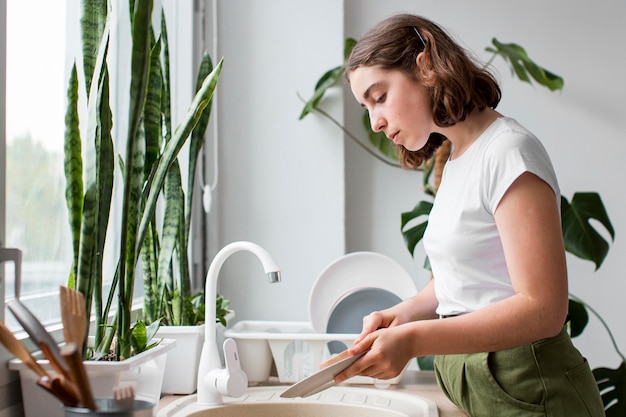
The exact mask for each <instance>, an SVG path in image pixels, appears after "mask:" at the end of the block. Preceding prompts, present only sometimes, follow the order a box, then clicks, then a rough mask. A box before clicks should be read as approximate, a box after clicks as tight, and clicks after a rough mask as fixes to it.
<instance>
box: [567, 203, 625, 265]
mask: <svg viewBox="0 0 626 417" xmlns="http://www.w3.org/2000/svg"><path fill="white" fill-rule="evenodd" d="M590 219H594V220H597V221H598V222H600V224H602V226H604V227H605V228H606V230H607V232H608V233H609V235H610V236H611V240H612V241H613V240H614V239H615V230H614V229H613V225H612V224H611V221H610V220H609V216H608V214H607V212H606V209H605V208H604V204H603V203H602V199H601V198H600V195H599V194H598V193H595V192H588V193H575V194H574V197H573V198H572V201H571V203H570V202H568V201H567V199H566V198H565V197H561V222H562V227H563V238H564V240H565V249H566V250H567V251H568V252H570V253H571V254H573V255H576V256H577V257H579V258H580V259H583V260H588V261H591V262H593V263H594V264H595V265H596V270H597V269H598V268H600V266H601V265H602V262H603V261H604V259H605V258H606V255H607V253H608V251H609V244H608V242H607V241H606V240H605V239H604V238H603V237H602V236H601V235H600V233H598V231H597V230H596V229H595V228H594V227H593V226H592V225H591V224H590V223H589V220H590Z"/></svg>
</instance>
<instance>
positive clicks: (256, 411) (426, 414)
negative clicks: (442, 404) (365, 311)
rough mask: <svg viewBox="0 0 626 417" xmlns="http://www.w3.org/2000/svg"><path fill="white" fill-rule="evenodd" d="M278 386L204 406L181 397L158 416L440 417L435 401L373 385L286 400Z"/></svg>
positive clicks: (188, 397)
mask: <svg viewBox="0 0 626 417" xmlns="http://www.w3.org/2000/svg"><path fill="white" fill-rule="evenodd" d="M285 389H286V387H284V386H279V387H276V386H274V387H254V388H249V389H248V392H247V393H246V394H245V395H244V396H243V397H241V398H238V399H232V398H225V399H224V401H225V404H224V405H219V406H201V405H198V403H197V402H196V396H195V395H189V396H186V397H181V398H180V399H177V400H175V401H173V402H172V403H170V404H168V405H167V406H166V407H164V408H163V409H161V410H160V411H159V412H158V413H157V417H183V416H189V417H246V416H254V417H437V416H438V413H437V406H436V405H435V403H434V402H432V401H430V400H428V399H426V398H423V397H419V396H416V395H410V394H404V393H399V392H395V391H390V390H381V389H374V388H356V387H344V386H336V387H332V388H330V389H327V390H326V391H323V392H321V393H319V394H316V395H312V396H310V397H307V398H296V399H286V398H280V394H281V393H282V392H283V391H284V390H285Z"/></svg>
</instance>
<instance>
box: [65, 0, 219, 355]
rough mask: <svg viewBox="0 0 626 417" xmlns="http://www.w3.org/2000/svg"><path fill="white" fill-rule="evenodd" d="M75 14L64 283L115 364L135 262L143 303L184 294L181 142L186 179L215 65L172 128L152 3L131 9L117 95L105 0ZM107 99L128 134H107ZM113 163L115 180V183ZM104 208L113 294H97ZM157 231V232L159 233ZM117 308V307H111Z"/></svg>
mask: <svg viewBox="0 0 626 417" xmlns="http://www.w3.org/2000/svg"><path fill="white" fill-rule="evenodd" d="M82 7H83V10H82V18H81V31H82V44H83V49H82V62H83V65H82V67H83V70H84V74H83V76H84V82H83V84H84V87H85V91H86V93H87V97H88V99H87V104H86V107H87V109H86V111H87V113H86V114H87V123H86V129H85V131H84V132H82V133H81V130H80V129H79V114H81V112H80V111H79V105H80V104H82V103H81V102H80V101H79V100H78V97H79V85H80V84H81V83H80V79H79V76H78V71H77V69H76V68H77V65H76V64H75V65H74V67H73V69H72V71H71V75H70V80H69V87H68V96H67V97H68V107H67V112H66V130H65V175H66V201H67V206H68V211H69V222H70V227H71V231H72V243H73V253H74V258H73V267H72V270H71V272H70V276H69V279H68V284H69V285H70V286H71V287H74V288H77V289H78V290H79V291H81V292H82V293H83V294H84V295H85V302H86V307H87V311H93V313H94V315H95V320H96V326H95V339H96V340H95V349H96V354H98V352H100V353H105V352H108V350H109V346H110V342H111V340H112V339H113V338H115V339H116V340H117V343H116V353H117V356H118V358H119V359H121V358H127V357H129V356H130V355H131V346H132V337H131V332H132V328H133V326H134V325H133V323H132V322H131V308H132V299H133V288H134V282H135V278H136V276H137V271H138V269H137V265H138V261H139V259H140V258H141V260H142V265H143V272H144V275H145V282H146V296H147V299H148V301H149V303H151V302H152V301H155V300H158V302H161V303H164V302H165V303H166V301H164V297H165V296H164V295H162V294H165V291H166V290H168V291H170V292H171V293H173V292H174V291H178V293H179V294H181V296H184V295H185V293H187V295H188V296H189V297H190V294H188V293H189V287H190V286H189V284H188V279H189V275H188V268H187V266H186V265H187V239H188V237H189V222H190V214H189V210H190V206H191V204H190V201H191V198H192V196H191V193H190V192H189V193H188V195H187V199H186V200H185V198H184V193H183V191H182V188H181V181H180V167H179V164H178V155H179V152H180V150H181V148H182V147H183V145H185V144H186V143H187V142H191V144H190V148H191V149H192V151H191V152H190V158H191V159H193V161H190V163H189V167H190V172H191V173H192V174H193V171H191V170H195V159H196V158H197V156H198V149H199V147H200V146H201V142H202V137H203V135H204V131H205V129H206V125H207V121H208V117H209V112H210V102H211V98H212V95H213V93H214V91H215V88H216V86H217V82H218V80H219V76H220V73H221V70H222V61H220V62H219V63H218V64H217V65H216V66H215V68H211V65H210V59H209V58H208V56H205V58H204V60H203V64H202V68H201V70H200V75H199V77H200V81H201V82H200V83H199V87H198V89H197V92H196V95H195V97H194V98H193V100H192V102H191V104H190V106H189V109H188V111H187V113H186V115H185V116H184V117H183V119H182V121H181V122H180V123H179V124H178V126H176V128H175V129H172V128H171V121H170V110H169V106H170V102H169V67H168V54H167V36H166V35H167V32H166V28H165V17H164V14H163V12H161V16H162V19H161V22H162V25H161V31H160V33H159V36H157V34H155V31H154V28H153V25H152V13H153V1H152V0H131V1H130V2H129V10H130V21H131V22H130V24H131V32H130V33H131V37H132V52H131V64H130V71H131V73H130V89H129V91H116V90H111V87H110V78H109V72H108V65H107V60H108V58H109V55H108V53H109V44H110V43H111V39H112V36H114V35H113V34H112V32H111V28H110V24H111V23H110V22H111V21H112V12H113V11H112V10H111V9H110V8H109V5H108V2H107V0H83V4H82ZM114 100H115V101H116V102H127V103H128V104H129V112H128V115H127V116H126V117H127V120H128V121H127V123H128V129H127V131H126V133H125V134H121V136H122V137H114V135H115V133H114V130H113V124H114V123H115V121H116V120H122V118H123V117H125V116H124V115H122V114H119V112H118V113H116V114H113V112H112V110H111V106H110V104H109V103H110V102H113V101H114ZM115 146H123V147H124V153H123V154H120V153H118V154H117V155H116V151H115ZM83 154H84V158H85V159H84V160H83V157H82V156H83ZM116 165H117V169H118V170H119V172H120V173H121V178H122V180H121V183H115V184H114V177H115V175H114V173H115V169H116V168H115V167H116ZM193 177H194V175H189V178H190V184H188V186H189V187H190V188H189V189H192V188H193ZM114 185H115V187H117V188H119V190H120V192H121V194H122V200H121V206H120V207H112V204H113V203H114V202H115V201H117V200H114V199H113V198H112V196H113V195H114ZM117 188H116V189H117ZM159 201H163V202H164V203H163V205H164V206H165V208H164V209H163V210H161V209H158V210H157V202H159ZM112 211H115V212H117V211H121V219H122V220H121V223H120V225H119V229H118V230H110V231H109V233H108V245H106V248H107V249H109V248H111V249H113V250H115V249H116V248H119V253H118V256H117V257H116V260H117V263H116V268H115V272H114V274H113V276H112V277H110V281H111V282H112V284H111V288H110V289H109V290H108V291H105V279H104V277H103V254H104V252H105V243H107V230H108V228H109V218H110V216H111V213H112ZM158 225H162V226H161V227H162V230H161V231H159V230H158V228H157V226H158ZM112 240H114V241H113V242H111V241H112ZM175 253H176V254H177V256H178V259H177V260H176V261H175V260H174V256H175V255H174V254H175ZM173 264H177V265H179V268H180V269H185V268H187V271H186V273H185V274H184V275H183V276H182V277H181V279H180V283H181V284H180V285H179V286H178V288H176V287H175V286H174V285H173V280H172V279H170V278H169V276H170V274H171V273H172V265H173ZM155 272H156V274H159V273H160V274H162V275H163V276H161V277H159V276H158V275H156V274H155ZM165 276H167V277H168V278H167V279H166V278H165ZM159 279H162V281H161V282H159ZM107 281H109V280H107ZM155 282H156V283H155ZM159 292H161V293H160V294H159ZM115 302H117V306H116V307H113V305H114V303H115ZM113 312H115V315H116V318H115V319H114V320H110V319H109V314H110V313H113ZM154 314H159V313H154ZM156 318H157V319H158V318H160V317H156ZM151 319H155V317H151ZM139 327H141V328H142V329H143V326H139Z"/></svg>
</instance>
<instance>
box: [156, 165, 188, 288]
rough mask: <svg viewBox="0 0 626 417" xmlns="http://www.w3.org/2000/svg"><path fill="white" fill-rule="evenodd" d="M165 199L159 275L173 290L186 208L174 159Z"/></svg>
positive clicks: (166, 181) (166, 180) (166, 182)
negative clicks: (174, 269)
mask: <svg viewBox="0 0 626 417" xmlns="http://www.w3.org/2000/svg"><path fill="white" fill-rule="evenodd" d="M163 195H164V197H165V198H164V199H165V215H164V216H163V222H164V224H163V230H162V234H161V250H160V251H159V260H158V262H159V264H158V268H159V269H158V272H157V276H158V277H159V281H160V282H163V283H164V284H166V285H168V287H169V290H170V291H171V290H172V289H173V288H174V283H173V277H172V257H173V255H174V249H175V248H176V244H177V237H178V229H179V227H180V221H181V219H182V216H183V210H184V199H185V196H184V193H183V189H182V185H181V176H180V168H179V166H178V161H176V160H174V162H173V163H172V166H171V167H170V169H169V170H168V172H167V175H166V177H165V184H164V188H163Z"/></svg>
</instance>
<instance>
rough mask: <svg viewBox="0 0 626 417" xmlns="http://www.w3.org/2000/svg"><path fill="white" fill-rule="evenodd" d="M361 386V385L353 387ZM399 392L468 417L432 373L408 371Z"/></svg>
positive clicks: (450, 415)
mask: <svg viewBox="0 0 626 417" xmlns="http://www.w3.org/2000/svg"><path fill="white" fill-rule="evenodd" d="M267 385H279V384H276V383H271V382H270V383H268V384H267ZM351 386H359V385H351ZM362 386H363V387H368V388H372V387H373V386H372V385H362ZM388 389H389V390H394V391H398V392H404V393H407V394H415V395H419V396H421V397H424V398H428V399H429V400H431V401H433V402H434V403H435V404H437V409H438V410H439V417H467V415H466V414H465V413H464V412H463V411H461V410H459V409H458V408H457V406H455V405H454V404H453V403H452V402H450V400H448V398H447V397H446V396H445V395H444V394H443V393H442V392H441V390H440V389H439V387H438V386H437V381H436V380H435V374H434V372H432V371H413V370H408V371H406V372H405V373H404V377H403V378H402V381H400V383H399V384H397V385H392V386H391V387H389V388H388ZM179 397H180V396H178V395H166V396H164V397H163V398H161V401H160V402H159V408H161V407H164V406H165V405H166V404H168V403H170V402H171V401H174V400H175V399H177V398H179Z"/></svg>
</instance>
